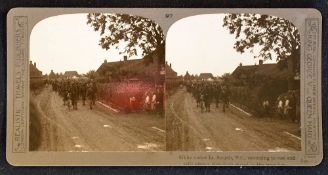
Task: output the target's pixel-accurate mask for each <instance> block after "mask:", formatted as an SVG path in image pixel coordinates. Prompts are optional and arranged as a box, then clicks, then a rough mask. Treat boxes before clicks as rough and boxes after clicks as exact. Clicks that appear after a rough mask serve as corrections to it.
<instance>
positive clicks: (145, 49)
mask: <svg viewBox="0 0 328 175" xmlns="http://www.w3.org/2000/svg"><path fill="white" fill-rule="evenodd" d="M87 24H88V25H90V26H91V27H92V28H93V29H94V30H95V31H98V32H100V36H101V39H100V41H99V45H100V46H101V47H102V48H103V49H106V50H108V49H110V48H112V47H115V48H116V49H119V45H120V44H121V42H125V43H126V46H125V48H124V51H122V52H121V53H125V54H127V55H129V56H133V55H138V53H137V52H138V51H137V50H141V52H142V53H141V54H142V56H145V55H148V54H149V53H151V52H152V51H155V50H157V49H162V50H164V48H163V47H164V34H163V31H162V29H161V28H160V26H159V25H158V24H156V23H155V22H154V21H152V20H150V19H148V18H144V17H141V16H134V15H128V14H105V13H89V14H88V15H87Z"/></svg>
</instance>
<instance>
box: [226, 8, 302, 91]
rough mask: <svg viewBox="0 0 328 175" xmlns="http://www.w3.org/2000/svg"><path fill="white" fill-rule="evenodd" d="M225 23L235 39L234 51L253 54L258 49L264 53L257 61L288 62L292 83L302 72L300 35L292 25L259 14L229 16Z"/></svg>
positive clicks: (261, 53)
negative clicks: (300, 66)
mask: <svg viewBox="0 0 328 175" xmlns="http://www.w3.org/2000/svg"><path fill="white" fill-rule="evenodd" d="M223 21H224V23H223V27H226V28H228V30H229V31H230V33H231V34H234V35H235V38H236V40H237V41H236V43H235V45H234V48H235V49H236V50H237V52H240V53H243V52H244V51H245V50H250V51H251V52H253V51H254V48H258V49H260V51H259V53H258V55H256V56H255V58H263V59H264V60H267V59H270V60H272V59H273V54H274V55H275V57H276V61H277V62H278V61H280V60H281V61H285V60H286V61H287V65H288V70H289V79H290V81H292V78H293V77H294V76H295V73H296V72H298V71H299V70H298V67H299V64H300V34H299V32H298V30H297V28H296V27H295V26H294V25H293V24H292V23H291V22H290V21H288V20H286V19H283V18H279V17H276V16H269V15H259V14H228V15H226V16H225V17H224V20H223ZM290 81H289V82H290ZM289 84H290V83H289ZM291 88H292V87H290V89H291Z"/></svg>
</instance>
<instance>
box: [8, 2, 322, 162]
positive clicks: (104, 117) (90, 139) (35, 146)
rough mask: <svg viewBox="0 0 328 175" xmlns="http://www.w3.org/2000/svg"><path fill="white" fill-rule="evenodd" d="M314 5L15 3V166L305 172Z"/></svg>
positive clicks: (317, 122) (317, 49)
mask: <svg viewBox="0 0 328 175" xmlns="http://www.w3.org/2000/svg"><path fill="white" fill-rule="evenodd" d="M321 39H322V17H321V15H320V12H318V11H317V10H315V9H217V8H178V9H177V8H14V9H12V10H10V11H9V12H8V14H7V43H6V45H7V51H6V53H7V74H6V75H7V109H6V112H7V113H6V114H7V120H6V122H7V125H6V158H7V161H8V162H9V164H11V165H13V166H226V165H228V166H315V165H318V164H320V162H321V161H322V159H323V140H322V102H321V99H322V98H321V97H322V95H321V92H322V91H321V88H322V86H321V73H322V69H321V61H322V59H321V56H322V53H321V48H322V45H321V44H322V43H321Z"/></svg>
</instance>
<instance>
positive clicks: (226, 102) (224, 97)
mask: <svg viewBox="0 0 328 175" xmlns="http://www.w3.org/2000/svg"><path fill="white" fill-rule="evenodd" d="M221 98H222V111H223V112H225V110H226V108H227V107H228V105H229V98H230V92H229V88H228V87H227V86H226V85H225V86H223V87H222V91H221Z"/></svg>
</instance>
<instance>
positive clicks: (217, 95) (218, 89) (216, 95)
mask: <svg viewBox="0 0 328 175" xmlns="http://www.w3.org/2000/svg"><path fill="white" fill-rule="evenodd" d="M220 93H221V86H220V85H218V84H216V85H215V88H214V98H215V107H216V108H218V107H219V102H220Z"/></svg>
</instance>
